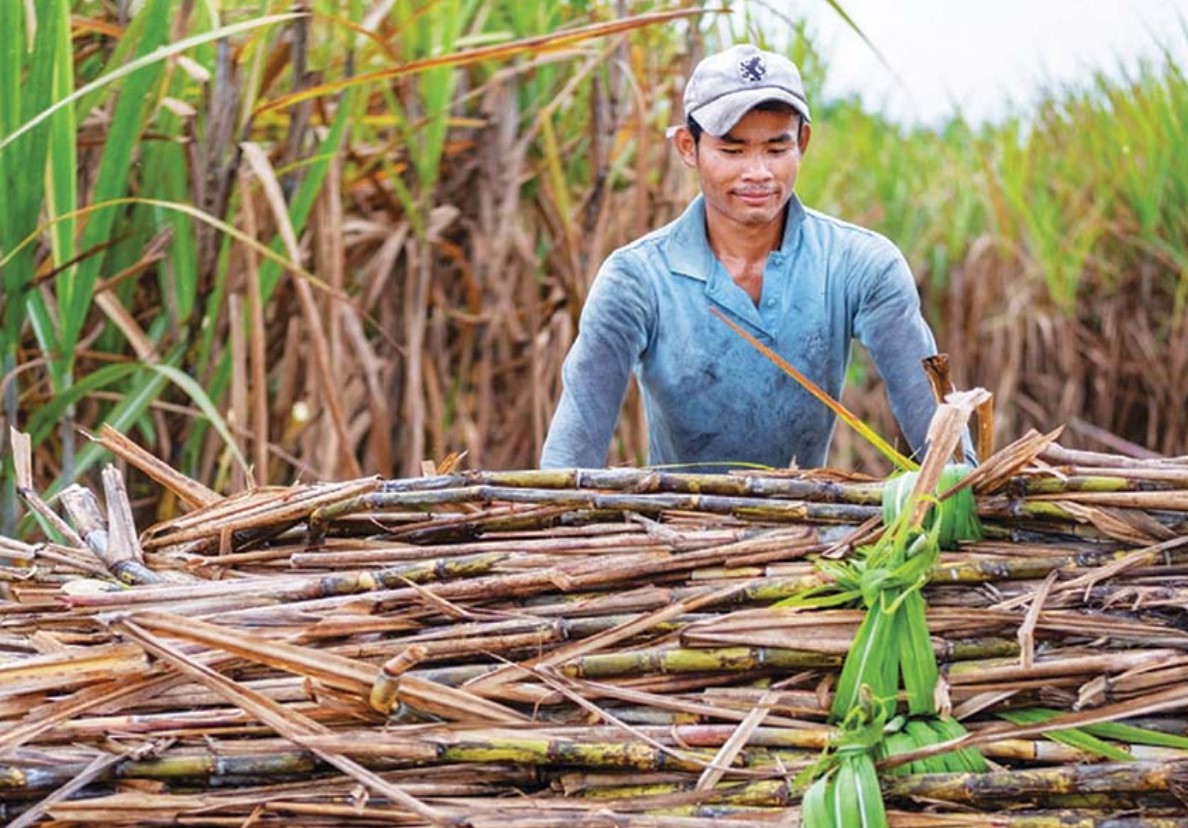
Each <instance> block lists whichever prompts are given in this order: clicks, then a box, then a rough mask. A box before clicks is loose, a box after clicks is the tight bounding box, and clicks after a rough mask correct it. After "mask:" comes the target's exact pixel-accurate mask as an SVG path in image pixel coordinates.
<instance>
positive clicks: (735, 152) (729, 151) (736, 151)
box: [722, 147, 742, 155]
mask: <svg viewBox="0 0 1188 828" xmlns="http://www.w3.org/2000/svg"><path fill="white" fill-rule="evenodd" d="M722 152H724V153H726V154H727V155H742V150H740V149H731V148H728V147H724V148H723V149H722Z"/></svg>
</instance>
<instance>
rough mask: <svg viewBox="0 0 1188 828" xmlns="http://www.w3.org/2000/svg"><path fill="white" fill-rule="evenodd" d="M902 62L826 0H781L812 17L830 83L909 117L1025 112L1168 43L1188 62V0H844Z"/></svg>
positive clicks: (935, 119) (1156, 53)
mask: <svg viewBox="0 0 1188 828" xmlns="http://www.w3.org/2000/svg"><path fill="white" fill-rule="evenodd" d="M838 2H839V5H840V6H841V7H842V8H843V9H845V11H846V12H847V13H848V14H849V15H850V17H851V18H853V19H854V22H855V23H857V24H858V26H859V27H860V28H861V29H862V30H863V31H864V32H865V34H866V35H867V37H869V38H870V40H871V41H873V43H874V44H875V46H876V47H878V49H879V50H880V51H881V52H882V54H883V56H884V57H885V58H886V59H887V61H888V63H889V64H890V65H891V67H892V68H893V69H894V70H895V73H896V75H898V77H899V80H900V81H901V83H902V85H899V84H896V82H895V80H894V79H893V78H892V77H891V75H890V73H889V72H888V71H887V69H886V68H885V67H884V66H883V65H882V64H880V63H879V61H878V58H876V57H875V56H874V54H873V53H872V52H871V50H870V48H869V47H868V46H866V45H865V44H864V43H863V42H862V41H861V39H860V38H859V37H858V36H857V35H856V34H854V33H853V31H852V30H850V29H849V28H848V27H847V26H846V25H845V23H844V22H842V20H841V18H840V17H839V16H838V15H837V13H836V12H834V11H833V10H832V8H830V6H829V5H828V3H826V2H825V0H793V2H788V0H784V2H782V3H781V2H777V3H776V5H778V6H784V3H788V5H787V6H784V8H787V9H788V11H789V12H790V13H791V14H793V15H796V16H802V17H804V18H806V19H807V20H808V21H809V23H810V31H815V32H816V37H815V38H814V40H815V42H816V43H817V44H818V46H819V47H820V48H821V49H822V51H823V52H824V53H825V57H826V65H827V66H828V68H829V75H828V78H827V83H826V88H825V92H826V95H829V96H832V95H834V94H840V93H848V92H858V93H859V95H860V96H861V97H862V99H863V101H864V103H865V104H866V105H867V106H868V107H870V108H873V109H876V110H880V111H883V112H885V113H886V114H888V115H890V116H891V117H893V118H894V119H896V120H898V121H901V122H904V123H922V124H938V123H940V122H943V121H944V120H945V119H946V118H947V117H948V116H950V115H952V114H953V113H954V111H955V109H956V108H957V107H960V109H961V111H962V112H963V113H964V114H965V116H966V117H967V118H968V119H969V120H971V121H973V122H975V123H982V122H984V121H987V120H989V121H994V120H997V119H998V116H999V115H1001V114H1005V112H1006V111H1008V110H1010V111H1014V112H1017V113H1020V114H1024V113H1026V112H1027V111H1028V109H1029V104H1031V103H1032V102H1034V101H1035V100H1036V99H1037V97H1038V96H1039V94H1040V93H1041V92H1042V90H1043V89H1044V88H1045V87H1048V88H1050V87H1052V86H1066V85H1069V84H1073V85H1077V86H1085V85H1087V84H1088V83H1089V82H1090V80H1091V79H1092V76H1093V72H1094V70H1102V71H1105V72H1106V73H1107V74H1109V75H1112V76H1114V77H1118V76H1119V74H1120V72H1121V71H1122V68H1123V67H1133V66H1134V65H1135V63H1136V62H1137V61H1138V60H1139V59H1140V58H1144V57H1146V58H1149V59H1152V60H1159V59H1160V54H1161V50H1160V44H1162V45H1164V46H1166V47H1167V48H1169V49H1170V50H1171V51H1172V52H1173V53H1174V55H1175V57H1176V60H1177V62H1178V63H1179V65H1181V66H1188V0H993V2H987V0H838Z"/></svg>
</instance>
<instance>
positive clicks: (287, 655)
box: [132, 613, 525, 722]
mask: <svg viewBox="0 0 1188 828" xmlns="http://www.w3.org/2000/svg"><path fill="white" fill-rule="evenodd" d="M132 622H133V623H135V625H136V626H137V627H138V628H142V629H146V630H151V631H154V632H159V633H163V634H165V635H169V636H172V637H174V638H180V639H182V640H185V641H192V642H194V643H198V644H202V645H204V646H208V647H215V648H218V649H221V650H223V651H225V652H228V653H232V654H234V655H237V656H240V657H241V658H247V659H250V660H252V661H256V662H258V663H261V664H266V665H268V666H270V667H275V668H277V669H280V670H284V671H286V672H295V673H298V674H300V675H305V676H309V677H310V678H315V679H317V680H319V681H322V682H324V683H326V684H327V685H328V686H330V687H337V688H340V689H342V690H345V691H347V692H348V693H350V694H352V695H355V696H359V697H361V698H363V699H369V698H371V696H372V693H373V691H374V689H375V685H376V683H377V682H379V684H380V686H381V690H380V691H379V692H380V694H381V696H384V695H386V694H387V691H388V690H392V691H393V693H395V688H392V687H391V686H390V685H391V682H390V681H385V680H384V672H385V668H386V667H388V666H389V665H392V662H389V663H388V665H384V667H381V668H379V669H377V668H376V667H375V666H374V665H371V664H366V663H363V662H357V661H354V660H352V659H348V658H343V657H342V656H336V655H331V654H330V653H327V652H325V651H316V650H313V649H310V648H306V647H299V646H296V645H293V644H287V643H284V642H280V641H272V640H270V639H266V638H262V637H260V636H257V635H253V634H251V633H245V632H242V631H239V630H228V629H224V628H222V627H220V626H218V625H216V624H210V623H207V622H204V621H198V620H196V619H193V618H179V617H177V616H171V615H168V614H166V613H137V614H136V615H134V616H132ZM397 658H398V659H401V661H406V660H405V659H403V658H402V657H400V656H398V657H397ZM411 659H414V662H413V663H415V659H416V654H415V653H414V654H413V655H412V656H411ZM393 666H396V667H398V668H401V667H402V668H403V669H401V670H400V672H401V673H402V672H403V670H405V669H407V668H408V667H410V666H412V665H411V664H409V663H403V664H400V665H393ZM397 675H398V676H399V696H400V698H401V699H402V700H403V701H404V702H405V703H407V704H408V705H410V706H412V707H415V708H417V709H419V710H424V711H426V712H429V713H432V714H434V715H439V716H445V717H448V718H451V719H453V718H463V719H471V720H484V719H486V720H490V721H496V722H522V721H525V718H524V717H523V716H521V715H520V714H519V713H517V712H515V711H514V710H511V709H509V708H507V707H504V706H503V705H500V704H497V703H495V702H492V701H489V700H487V699H483V698H479V697H477V696H475V695H474V694H472V693H467V692H465V691H463V690H458V689H456V688H453V687H446V686H444V685H437V684H433V683H432V682H429V681H426V680H425V679H421V678H418V677H416V676H412V675H400V673H397Z"/></svg>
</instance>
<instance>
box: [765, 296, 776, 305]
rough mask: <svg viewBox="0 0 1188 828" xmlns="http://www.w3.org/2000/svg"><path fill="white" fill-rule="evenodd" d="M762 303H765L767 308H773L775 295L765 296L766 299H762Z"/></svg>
mask: <svg viewBox="0 0 1188 828" xmlns="http://www.w3.org/2000/svg"><path fill="white" fill-rule="evenodd" d="M763 304H764V305H766V306H767V307H769V308H774V307H775V306H776V300H775V297H774V296H769V297H767V299H766V300H764V302H763Z"/></svg>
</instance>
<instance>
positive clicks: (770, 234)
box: [705, 207, 788, 264]
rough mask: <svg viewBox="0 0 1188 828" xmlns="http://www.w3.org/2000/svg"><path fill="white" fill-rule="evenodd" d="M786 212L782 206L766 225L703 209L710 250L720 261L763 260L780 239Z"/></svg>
mask: <svg viewBox="0 0 1188 828" xmlns="http://www.w3.org/2000/svg"><path fill="white" fill-rule="evenodd" d="M787 212H788V210H787V208H786V207H785V208H784V210H783V212H781V213H780V215H779V218H778V219H777V220H775V221H773V222H770V223H768V224H742V223H739V222H737V221H732V220H731V219H729V218H727V217H726V216H723V215H721V214H717V213H713V212H708V211H707V213H706V217H705V224H706V235H707V237H708V239H709V245H710V249H711V250H713V252H714V256H716V257H717V258H718V260H719V261H721V262H727V261H732V262H746V263H749V264H754V263H759V262H763V261H766V259H767V256H768V254H769V253H771V252H772V251H773V250H776V249H778V248H779V246H780V243H781V242H782V241H783V239H784V222H785V218H786V216H787Z"/></svg>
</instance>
